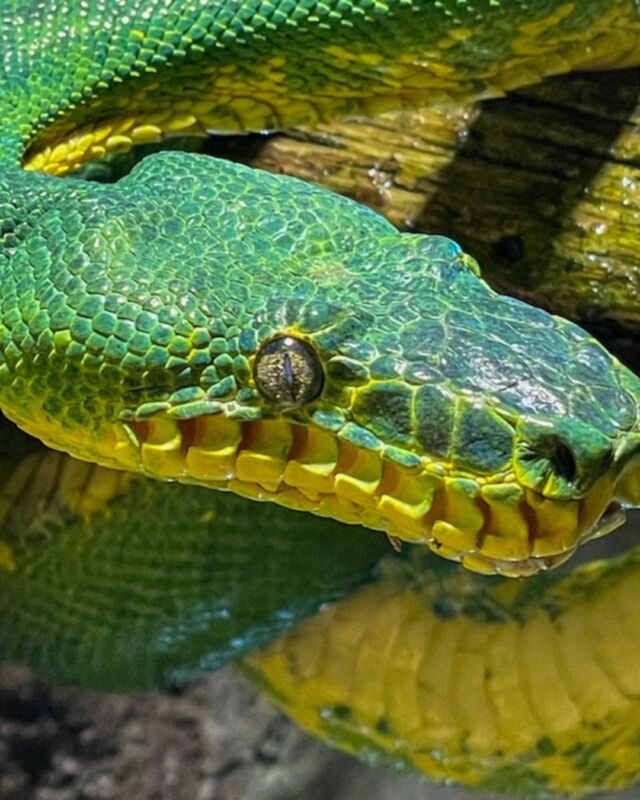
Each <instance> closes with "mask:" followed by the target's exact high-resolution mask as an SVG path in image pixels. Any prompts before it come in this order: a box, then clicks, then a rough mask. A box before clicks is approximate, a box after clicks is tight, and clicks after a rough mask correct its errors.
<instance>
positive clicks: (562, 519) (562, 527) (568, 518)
mask: <svg viewBox="0 0 640 800" xmlns="http://www.w3.org/2000/svg"><path fill="white" fill-rule="evenodd" d="M526 499H527V503H528V505H529V506H530V507H531V508H532V509H533V511H534V513H535V515H536V517H537V520H538V523H537V524H538V532H537V535H536V537H535V538H534V540H533V542H532V543H531V553H532V555H534V556H548V555H554V554H555V553H561V552H564V551H565V550H573V548H574V547H575V544H576V538H577V536H576V532H577V530H578V514H579V503H578V502H577V501H575V500H570V501H567V502H561V501H558V500H548V499H546V498H544V497H541V496H540V495H538V494H536V493H535V492H532V491H531V490H530V489H527V490H526Z"/></svg>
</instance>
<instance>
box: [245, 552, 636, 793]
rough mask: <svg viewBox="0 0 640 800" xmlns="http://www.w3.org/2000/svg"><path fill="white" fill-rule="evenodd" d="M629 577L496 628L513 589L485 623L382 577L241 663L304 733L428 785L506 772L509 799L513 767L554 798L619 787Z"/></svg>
mask: <svg viewBox="0 0 640 800" xmlns="http://www.w3.org/2000/svg"><path fill="white" fill-rule="evenodd" d="M598 570H599V567H598V565H597V564H596V565H593V566H588V567H585V568H582V571H583V576H584V578H585V579H586V580H588V579H589V574H590V573H591V579H593V578H594V573H596V574H597V572H598ZM464 580H465V578H464V573H462V572H460V573H459V574H458V575H457V576H456V578H455V581H456V582H457V584H458V586H459V587H460V586H463V585H464ZM568 580H569V579H568ZM639 581H640V569H639V568H638V567H637V566H636V567H634V568H628V569H626V571H624V572H621V573H620V574H619V575H618V576H617V577H616V578H615V579H614V580H611V581H610V582H609V585H608V586H607V589H606V590H604V591H602V592H597V593H596V597H595V599H593V600H589V599H588V598H587V597H586V595H582V596H581V595H580V593H579V590H575V584H574V589H570V590H569V591H568V593H567V596H566V597H564V598H562V592H560V593H559V594H560V596H561V599H559V600H558V607H559V608H558V615H557V616H556V617H554V616H552V615H551V614H550V613H548V612H547V611H546V610H544V609H542V608H541V609H540V610H538V611H536V612H534V613H533V616H532V617H531V618H529V619H527V621H526V622H525V623H524V624H520V623H519V622H516V621H515V620H508V619H502V620H500V609H501V607H502V606H503V605H504V606H508V605H509V603H510V601H511V600H512V599H513V596H514V595H515V594H516V593H517V591H519V589H520V587H519V585H518V584H517V583H515V582H513V583H512V582H508V583H507V584H504V583H502V584H500V586H499V588H498V589H497V590H495V591H492V592H491V594H492V596H493V598H494V601H495V610H496V612H497V620H498V621H484V620H482V619H481V618H478V619H472V618H470V617H469V616H464V615H458V616H455V617H454V618H451V617H450V616H449V615H446V616H444V615H443V617H444V618H443V617H440V616H438V614H437V613H436V612H435V611H434V601H435V600H436V599H437V597H438V587H437V586H434V585H433V583H434V582H433V581H432V582H431V584H430V586H427V587H421V588H416V587H414V586H410V585H409V584H408V583H407V582H405V583H404V584H403V583H402V581H398V579H397V577H395V578H394V577H390V576H387V577H385V578H384V579H383V580H382V581H381V582H380V583H379V584H374V585H370V586H368V587H366V588H364V589H362V590H360V591H359V592H357V593H356V594H355V595H353V596H352V597H350V598H348V599H347V600H344V601H343V602H341V603H338V604H335V605H333V606H331V607H330V608H328V609H327V610H326V611H323V612H321V613H320V614H318V615H317V616H316V617H314V618H313V619H311V620H310V621H308V622H305V623H302V624H301V625H299V626H298V627H297V628H296V629H294V631H293V632H291V633H289V634H288V635H286V636H284V637H283V638H281V639H280V640H279V641H278V642H277V643H276V644H274V645H273V646H272V647H270V648H268V649H266V650H264V651H262V652H260V653H257V654H255V655H251V656H249V657H248V658H247V659H246V664H247V666H248V667H249V668H250V674H251V673H253V674H254V676H255V675H256V674H257V676H259V682H260V684H261V685H262V684H263V682H264V683H266V685H267V687H268V689H269V690H270V693H271V695H272V697H273V699H274V700H275V702H276V703H277V704H278V705H280V706H281V707H282V708H283V709H284V710H285V711H286V712H287V714H289V715H290V716H292V717H293V719H294V720H295V721H296V722H298V723H299V724H300V725H302V726H303V727H304V728H305V729H306V730H308V731H311V732H313V733H315V734H318V735H320V736H322V737H323V738H329V739H332V740H333V741H334V742H335V743H336V744H338V745H339V746H340V747H343V748H346V749H350V750H352V751H354V752H360V754H363V753H367V752H370V753H371V751H372V749H373V750H375V748H376V747H378V748H380V750H381V751H385V752H386V753H388V755H389V758H390V760H392V761H393V759H394V758H395V759H397V760H400V761H402V762H404V763H409V764H412V765H414V766H415V767H417V768H418V769H419V770H421V771H423V772H425V773H426V774H427V775H429V776H431V777H433V778H435V779H438V780H454V781H460V782H463V783H465V784H470V785H478V784H483V783H485V782H486V781H487V780H489V779H491V778H492V777H493V778H495V777H496V776H497V775H498V774H499V770H500V769H505V768H506V769H511V770H513V773H512V778H511V783H510V784H509V785H508V786H507V787H505V790H508V791H509V793H510V794H513V793H514V792H516V791H517V790H518V789H519V788H521V787H519V783H518V781H519V778H518V777H517V776H518V770H519V769H521V768H522V769H523V770H524V771H525V772H526V771H527V770H531V769H535V770H536V771H537V772H538V773H540V774H542V775H543V776H547V778H548V780H549V785H548V788H549V789H552V790H555V791H568V792H581V791H586V790H588V789H589V788H591V789H593V788H599V789H616V788H622V787H624V786H628V785H629V783H632V782H635V781H636V780H637V778H638V775H640V743H639V742H638V736H637V731H638V730H639V729H640V660H639V659H638V653H639V652H640V617H639V615H638V613H637V588H638V582H639ZM572 592H574V595H575V596H572ZM563 603H564V605H563ZM373 757H374V759H375V753H374V754H373Z"/></svg>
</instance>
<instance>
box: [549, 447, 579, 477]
mask: <svg viewBox="0 0 640 800" xmlns="http://www.w3.org/2000/svg"><path fill="white" fill-rule="evenodd" d="M550 461H551V464H552V465H553V469H554V472H555V473H556V475H558V477H560V478H563V479H564V480H565V481H567V483H573V481H575V479H576V477H577V475H578V465H577V463H576V459H575V456H574V454H573V452H572V451H571V448H570V447H568V446H567V445H566V444H565V443H564V442H561V441H556V442H555V444H554V446H553V450H552V454H551V458H550Z"/></svg>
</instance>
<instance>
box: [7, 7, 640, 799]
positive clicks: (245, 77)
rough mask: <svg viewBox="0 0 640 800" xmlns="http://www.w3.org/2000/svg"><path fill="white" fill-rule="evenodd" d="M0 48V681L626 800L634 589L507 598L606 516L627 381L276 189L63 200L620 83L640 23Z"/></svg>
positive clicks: (177, 28)
mask: <svg viewBox="0 0 640 800" xmlns="http://www.w3.org/2000/svg"><path fill="white" fill-rule="evenodd" d="M0 21H1V24H0V55H1V57H2V76H1V78H0V120H1V121H2V122H1V126H0V287H1V292H0V295H1V296H0V409H1V410H2V412H3V414H4V415H5V416H6V418H7V420H10V421H11V422H9V421H7V422H4V423H3V426H2V429H1V434H2V438H1V442H0V443H1V445H2V446H1V452H0V471H1V474H2V494H1V495H0V516H1V517H2V528H1V532H0V642H1V646H2V650H1V651H0V657H2V658H3V659H12V660H18V661H22V662H24V663H27V664H29V665H31V666H32V667H34V668H36V669H37V670H39V671H40V672H41V673H42V674H45V675H48V676H51V677H53V678H57V679H59V680H63V681H68V682H75V683H86V684H90V685H94V686H103V687H118V688H131V687H140V686H151V685H162V684H166V683H168V682H170V681H175V680H182V679H185V678H186V677H188V676H190V675H192V674H194V673H196V672H197V671H198V670H201V669H204V668H215V667H217V666H220V665H221V664H223V663H225V662H226V661H228V660H229V659H232V658H238V657H239V656H242V655H244V656H245V658H244V661H243V669H244V670H245V671H246V673H247V674H249V675H250V676H251V677H252V678H253V679H254V680H255V681H257V682H258V684H259V685H261V686H262V687H263V688H264V689H265V690H266V691H267V692H268V693H270V695H271V696H272V697H273V699H274V700H275V702H276V703H278V704H280V705H281V706H282V707H283V708H284V709H285V710H287V711H288V713H290V714H291V715H292V716H293V717H294V719H296V720H298V721H299V722H300V723H301V724H302V725H303V726H305V727H306V728H307V729H309V730H311V731H314V732H316V733H318V734H319V735H321V736H323V737H325V738H326V739H328V740H330V741H332V742H334V743H335V744H337V745H338V746H341V747H344V748H346V749H348V750H351V751H353V752H357V753H360V754H361V755H365V756H368V757H369V758H371V759H373V760H374V761H377V762H385V763H391V764H394V765H397V766H412V767H417V768H418V769H421V770H423V771H424V772H425V773H427V774H428V775H430V776H432V777H434V778H437V779H452V780H457V781H461V782H464V783H467V784H469V785H472V786H481V787H488V788H493V789H499V790H503V791H507V792H509V793H514V792H517V791H519V792H528V793H537V794H549V793H553V792H565V793H570V794H579V793H585V792H588V791H591V790H594V789H602V788H610V789H611V788H620V787H623V786H627V785H630V784H632V783H634V782H635V781H637V778H638V775H639V774H640V700H639V698H640V668H639V666H638V664H639V660H638V658H637V654H638V650H639V648H640V628H639V627H638V614H637V591H638V590H637V587H635V582H636V581H637V580H638V575H637V573H638V569H639V566H638V564H639V559H640V554H639V552H637V551H635V550H630V551H629V552H627V553H626V554H623V555H622V556H618V557H616V558H612V559H608V560H599V561H598V560H596V561H592V562H590V563H587V564H585V565H582V566H579V567H577V568H575V569H573V570H572V571H569V572H565V573H554V572H551V573H547V574H544V575H540V576H538V577H529V576H534V575H535V573H538V572H541V571H545V570H547V569H548V568H550V567H554V566H556V565H559V564H561V563H562V562H564V561H565V560H566V559H567V558H569V557H570V556H571V555H572V554H573V553H574V552H575V550H576V549H577V548H578V547H579V546H580V545H581V544H582V543H584V542H586V541H588V540H590V539H593V538H596V537H599V536H602V535H604V534H606V533H609V532H610V531H611V530H613V529H614V528H616V527H617V526H618V525H619V524H620V523H621V521H622V520H623V517H624V513H623V509H624V507H631V506H638V505H640V379H639V378H638V377H637V376H636V375H634V373H633V372H632V371H631V370H630V369H628V368H626V367H625V366H623V365H622V364H621V363H619V362H618V361H617V360H616V359H615V358H614V357H613V356H611V355H610V354H609V353H608V352H607V351H606V349H605V348H604V347H603V346H602V345H600V344H599V343H598V342H596V340H595V339H593V338H592V337H591V336H590V335H589V334H588V333H586V332H585V331H584V330H582V329H581V328H579V327H578V326H576V325H575V324H573V323H571V322H568V321H565V320H563V319H561V318H558V317H553V316H551V315H550V314H548V313H546V312H545V311H542V310H540V309H537V308H534V307H532V306H528V305H526V304H524V303H522V302H520V301H518V300H515V299H512V298H509V297H506V296H501V295H498V294H496V293H494V292H493V291H492V290H491V289H490V288H489V287H488V286H487V284H486V283H485V282H484V281H483V280H482V279H481V277H480V273H479V269H478V267H477V265H476V263H475V261H474V260H473V259H472V258H470V257H469V256H467V255H465V254H464V253H463V252H462V250H461V249H460V248H459V247H458V246H457V245H456V244H455V243H454V242H452V241H450V240H448V239H446V238H444V237H440V236H427V235H423V234H408V233H399V232H398V231H397V230H396V229H395V228H394V227H393V226H392V225H391V224H390V223H388V222H387V221H385V220H384V219H383V218H381V217H379V216H378V215H376V214H375V213H373V212H372V211H370V210H368V209H366V208H364V207H362V206H359V205H357V204H355V203H353V202H351V201H349V200H347V199H345V198H342V197H339V196H338V195H334V194H332V193H330V192H327V191H325V190H322V189H319V188H316V187H313V186H311V185H308V184H305V183H302V182H300V181H297V180H295V179H292V178H288V177H284V176H273V175H268V174H267V173H264V172H260V171H255V170H251V169H249V168H247V167H244V166H241V165H237V164H233V163H230V162H226V161H221V160H218V159H214V158H210V157H206V156H200V155H197V154H193V153H185V152H175V151H165V152H158V153H156V154H154V155H151V156H149V157H147V158H144V159H143V160H141V161H140V163H138V164H137V165H136V166H135V167H134V168H133V169H132V170H131V172H130V173H129V174H127V175H125V176H124V177H122V178H121V179H120V180H118V181H117V182H115V183H105V184H102V183H96V182H91V181H88V180H83V179H81V178H79V177H77V176H74V174H73V173H74V172H78V171H79V170H82V168H83V166H84V165H86V164H90V163H91V162H94V161H96V160H104V159H108V158H109V157H111V156H115V155H117V154H119V153H123V152H125V151H128V150H130V149H131V148H132V147H134V146H137V145H148V144H152V143H157V142H162V141H165V140H166V139H167V138H168V137H171V136H187V135H190V136H191V135H195V136H204V135H206V134H209V133H211V132H217V133H231V132H242V131H263V130H275V129H282V128H284V127H287V126H291V125H301V124H302V125H313V124H316V123H318V122H325V121H328V120H331V119H335V118H346V117H357V116H370V115H373V114H376V113H378V112H380V111H384V110H387V109H392V108H397V107H404V106H417V105H421V104H422V105H424V104H426V103H442V102H447V103H452V102H453V103H459V102H463V101H466V100H468V99H469V98H485V97H491V96H495V95H499V94H501V93H503V92H505V91H508V90H509V89H513V88H517V87H519V86H523V85H527V84H530V83H533V82H535V81H537V80H539V79H541V78H543V77H545V76H547V75H552V74H557V73H562V72H568V71H571V70H578V69H596V68H597V69H614V68H620V67H626V66H634V65H638V64H640V7H639V6H638V4H637V2H635V0H581V2H570V1H569V0H117V1H116V0H0ZM13 423H16V424H17V426H18V428H16V427H15V426H14V424H13ZM57 451H62V452H57ZM152 479H153V480H152ZM211 489H219V490H223V491H222V492H212V491H211ZM255 500H259V501H264V502H263V503H262V504H261V505H256V504H255V503H254V502H252V501H255ZM365 529H373V530H376V531H383V532H386V534H387V535H388V537H389V538H391V539H392V541H393V542H396V543H397V542H399V541H402V542H406V543H407V544H406V545H405V546H404V547H402V552H401V553H400V554H398V555H393V554H390V553H389V550H390V548H389V546H388V543H387V539H386V537H385V536H380V535H375V534H373V533H371V532H370V530H365ZM431 551H433V552H434V553H436V554H437V556H434V555H432V553H431ZM443 557H444V558H443ZM452 562H461V563H462V564H463V565H464V567H466V568H467V569H466V570H465V569H463V568H462V567H460V566H459V565H458V564H456V563H452ZM474 572H475V573H480V574H476V575H474V574H473V573H474ZM523 576H527V580H521V581H520V580H513V579H512V578H514V577H523ZM358 587H359V588H358ZM341 597H344V598H345V599H343V600H341V601H339V602H334V603H331V604H328V603H329V601H338V600H339V598H341ZM327 604H328V605H327ZM318 610H320V613H317V614H315V615H313V614H314V612H316V611H318ZM309 615H312V616H309ZM305 616H308V617H309V619H308V621H306V622H302V623H301V624H298V625H296V626H295V627H293V625H294V623H296V622H298V621H299V620H300V619H302V617H305ZM259 648H263V649H261V650H260V649H259ZM264 648H266V649H264Z"/></svg>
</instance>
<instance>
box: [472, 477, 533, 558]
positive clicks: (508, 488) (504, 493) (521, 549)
mask: <svg viewBox="0 0 640 800" xmlns="http://www.w3.org/2000/svg"><path fill="white" fill-rule="evenodd" d="M480 494H481V496H482V499H483V500H484V502H485V503H486V504H487V506H488V509H489V522H488V528H487V529H486V530H485V531H484V532H483V539H482V554H483V555H485V556H488V557H492V558H499V559H506V560H517V559H523V558H528V557H529V555H530V554H531V547H530V544H529V526H528V525H527V521H526V519H525V517H524V514H523V511H522V506H521V503H522V499H523V497H524V492H523V491H522V489H521V488H520V487H519V486H517V485H508V484H503V485H495V484H493V485H492V484H488V485H486V486H483V487H482V489H481V490H480ZM494 531H504V532H505V534H506V535H501V536H498V535H496V534H495V533H494Z"/></svg>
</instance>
